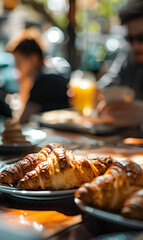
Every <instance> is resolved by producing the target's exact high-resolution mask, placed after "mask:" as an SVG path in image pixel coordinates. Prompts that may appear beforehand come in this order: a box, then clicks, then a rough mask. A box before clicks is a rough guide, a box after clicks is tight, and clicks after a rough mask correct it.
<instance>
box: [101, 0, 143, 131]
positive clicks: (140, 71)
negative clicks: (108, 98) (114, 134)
mask: <svg viewBox="0 0 143 240" xmlns="http://www.w3.org/2000/svg"><path fill="white" fill-rule="evenodd" d="M119 17H120V19H121V24H123V25H124V26H125V27H126V29H127V36H126V39H127V41H128V43H129V45H130V52H129V54H128V56H127V57H126V58H125V57H124V56H123V55H122V54H119V56H118V57H117V59H116V60H115V61H114V62H113V64H112V66H111V68H110V69H109V71H108V72H107V74H105V75H104V76H103V77H102V78H101V79H100V80H99V82H98V87H99V88H101V89H102V88H105V87H109V86H111V85H116V86H119V85H120V86H122V85H123V86H129V87H131V88H132V89H133V90H134V91H135V94H136V98H137V99H139V100H135V101H133V102H111V103H109V104H108V103H107V104H106V102H104V104H103V102H102V103H99V105H98V109H99V111H100V116H101V118H102V120H103V121H105V122H109V123H113V124H115V125H118V126H130V125H137V124H140V123H141V122H143V101H141V100H143V0H129V1H128V2H127V3H126V4H125V5H124V6H123V7H122V8H121V9H120V11H119Z"/></svg>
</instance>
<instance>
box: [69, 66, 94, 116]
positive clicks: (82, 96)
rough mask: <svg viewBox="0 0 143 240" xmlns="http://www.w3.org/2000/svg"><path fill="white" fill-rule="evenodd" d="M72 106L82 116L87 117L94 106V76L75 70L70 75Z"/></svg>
mask: <svg viewBox="0 0 143 240" xmlns="http://www.w3.org/2000/svg"><path fill="white" fill-rule="evenodd" d="M70 89H71V90H72V92H73V98H72V105H73V107H74V108H75V109H76V110H78V111H80V112H81V113H82V114H83V115H86V116H89V115H90V114H91V112H92V109H93V108H94V105H95V97H96V79H95V76H94V74H92V73H90V72H86V71H80V70H77V71H75V72H73V73H72V74H71V79H70Z"/></svg>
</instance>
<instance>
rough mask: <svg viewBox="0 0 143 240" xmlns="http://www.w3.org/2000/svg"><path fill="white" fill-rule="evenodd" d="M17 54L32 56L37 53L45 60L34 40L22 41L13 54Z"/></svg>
mask: <svg viewBox="0 0 143 240" xmlns="http://www.w3.org/2000/svg"><path fill="white" fill-rule="evenodd" d="M15 52H19V53H21V54H23V55H25V56H30V55H31V54H33V53H36V54H38V55H39V57H40V59H41V60H43V53H42V50H41V48H40V46H39V45H38V43H37V42H36V41H35V40H34V39H25V40H23V41H21V42H20V43H19V44H18V45H17V46H16V48H15V49H14V50H13V53H15Z"/></svg>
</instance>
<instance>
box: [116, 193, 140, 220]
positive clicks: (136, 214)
mask: <svg viewBox="0 0 143 240" xmlns="http://www.w3.org/2000/svg"><path fill="white" fill-rule="evenodd" d="M121 212H122V214H123V215H124V216H125V217H129V218H135V219H140V220H143V189H141V190H140V191H137V192H135V193H134V194H132V195H131V196H130V197H129V198H128V199H127V200H126V201H125V203H124V206H123V208H122V211H121Z"/></svg>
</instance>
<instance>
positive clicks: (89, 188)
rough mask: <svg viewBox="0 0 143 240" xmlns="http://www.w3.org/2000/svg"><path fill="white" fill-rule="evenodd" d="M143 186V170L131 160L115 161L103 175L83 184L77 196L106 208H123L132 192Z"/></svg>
mask: <svg viewBox="0 0 143 240" xmlns="http://www.w3.org/2000/svg"><path fill="white" fill-rule="evenodd" d="M142 187H143V170H142V169H141V167H140V166H139V165H138V164H136V163H133V162H130V161H119V162H114V163H112V165H111V166H110V167H109V168H108V169H107V171H106V172H105V174H104V175H103V176H99V177H97V178H95V179H94V180H93V181H92V182H91V183H86V184H84V185H82V186H81V187H80V188H79V189H78V190H77V191H76V193H75V196H76V197H77V198H79V199H81V200H82V201H84V202H85V203H87V204H91V205H94V206H97V207H101V208H104V209H109V210H111V209H115V210H118V209H121V207H122V205H123V203H124V201H125V200H126V199H127V198H128V196H130V195H131V194H132V193H134V192H136V191H138V190H139V189H141V188H142Z"/></svg>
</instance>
